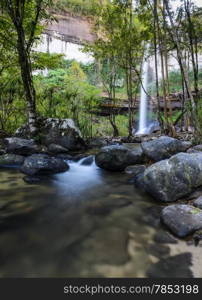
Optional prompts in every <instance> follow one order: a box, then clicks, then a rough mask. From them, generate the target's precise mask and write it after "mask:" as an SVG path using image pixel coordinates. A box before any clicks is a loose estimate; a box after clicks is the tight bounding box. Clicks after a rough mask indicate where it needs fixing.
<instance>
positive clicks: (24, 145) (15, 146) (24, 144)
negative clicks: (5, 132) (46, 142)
mask: <svg viewBox="0 0 202 300" xmlns="http://www.w3.org/2000/svg"><path fill="white" fill-rule="evenodd" d="M4 144H5V148H6V152H8V153H14V154H21V155H30V154H33V153H36V152H38V151H39V147H38V145H37V144H36V143H35V142H34V140H27V139H21V138H17V137H11V138H6V139H4Z"/></svg>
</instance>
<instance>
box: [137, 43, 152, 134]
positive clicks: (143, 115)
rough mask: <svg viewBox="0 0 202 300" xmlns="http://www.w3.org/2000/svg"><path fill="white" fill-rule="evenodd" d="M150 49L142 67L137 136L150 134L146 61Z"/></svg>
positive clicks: (147, 63)
mask: <svg viewBox="0 0 202 300" xmlns="http://www.w3.org/2000/svg"><path fill="white" fill-rule="evenodd" d="M148 49H149V45H147V46H146V51H145V57H144V62H143V66H142V84H141V92H140V112H139V126H138V131H137V132H136V134H146V133H147V132H148V95H147V91H148V71H149V60H148V59H146V55H147V52H148Z"/></svg>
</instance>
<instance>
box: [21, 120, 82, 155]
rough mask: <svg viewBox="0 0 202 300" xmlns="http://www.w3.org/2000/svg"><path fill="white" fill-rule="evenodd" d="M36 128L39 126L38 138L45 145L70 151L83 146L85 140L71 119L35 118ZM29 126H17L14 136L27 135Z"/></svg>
mask: <svg viewBox="0 0 202 300" xmlns="http://www.w3.org/2000/svg"><path fill="white" fill-rule="evenodd" d="M37 124H38V128H40V140H41V143H42V144H45V145H46V146H48V145H51V144H57V145H60V146H62V147H64V148H66V149H69V150H70V151H76V150H81V149H84V148H85V142H84V140H83V139H82V137H81V132H80V131H79V129H78V128H77V127H76V125H75V123H74V121H73V120H72V119H57V118H48V119H46V118H42V117H40V118H37ZM29 135H30V133H29V126H28V125H27V124H25V125H24V126H22V127H21V128H19V129H18V130H17V131H16V133H15V136H21V137H22V136H24V137H27V136H29Z"/></svg>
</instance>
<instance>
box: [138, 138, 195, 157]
mask: <svg viewBox="0 0 202 300" xmlns="http://www.w3.org/2000/svg"><path fill="white" fill-rule="evenodd" d="M141 145H142V149H143V152H144V154H145V155H146V156H147V157H148V158H149V159H151V160H153V161H160V160H162V159H166V158H170V157H171V156H172V155H174V154H176V153H179V152H184V151H186V150H187V149H188V148H190V147H191V143H190V142H184V141H180V140H177V139H174V138H171V137H168V136H161V137H160V138H158V139H155V140H151V141H148V142H143V143H142V144H141Z"/></svg>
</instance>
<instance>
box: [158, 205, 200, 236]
mask: <svg viewBox="0 0 202 300" xmlns="http://www.w3.org/2000/svg"><path fill="white" fill-rule="evenodd" d="M161 220H162V221H163V223H164V224H165V225H166V226H167V227H168V228H169V229H170V231H171V232H173V233H174V234H175V235H177V236H178V237H185V236H187V235H189V234H191V233H193V232H195V231H196V230H199V229H202V210H200V209H198V208H196V207H194V206H191V205H185V204H174V205H170V206H167V207H165V208H164V209H163V210H162V213H161Z"/></svg>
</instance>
